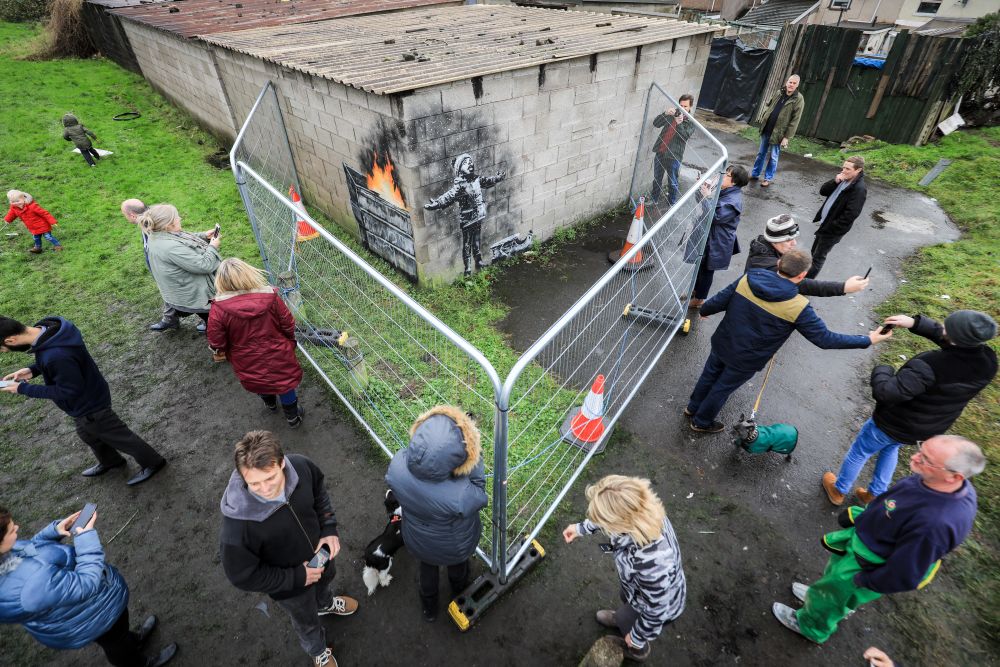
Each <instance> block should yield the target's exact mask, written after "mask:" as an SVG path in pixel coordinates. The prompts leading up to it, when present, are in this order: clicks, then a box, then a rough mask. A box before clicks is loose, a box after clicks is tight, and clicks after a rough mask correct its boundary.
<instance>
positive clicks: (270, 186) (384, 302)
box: [233, 85, 499, 563]
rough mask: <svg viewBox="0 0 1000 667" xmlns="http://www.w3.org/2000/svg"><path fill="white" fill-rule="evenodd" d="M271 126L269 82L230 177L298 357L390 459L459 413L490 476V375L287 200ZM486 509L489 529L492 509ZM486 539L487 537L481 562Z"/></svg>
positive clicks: (283, 154) (470, 352)
mask: <svg viewBox="0 0 1000 667" xmlns="http://www.w3.org/2000/svg"><path fill="white" fill-rule="evenodd" d="M275 124H281V112H280V108H279V107H278V100H277V97H276V95H275V93H274V90H273V88H271V87H270V85H269V87H268V88H266V89H265V90H264V91H263V92H262V94H261V96H260V98H258V102H257V105H256V107H255V110H254V111H253V112H251V114H250V116H249V118H248V120H247V123H246V125H245V127H244V131H243V132H242V133H241V136H240V137H238V138H237V141H236V144H235V146H234V148H233V164H234V169H233V171H234V173H235V174H236V177H237V182H238V184H239V185H240V191H241V193H242V195H243V198H244V204H245V205H246V207H247V210H248V212H249V214H250V218H251V220H252V221H253V227H254V233H255V235H256V237H257V242H258V244H259V246H260V250H261V255H262V257H263V259H264V264H265V268H266V270H267V272H268V276H269V279H270V282H271V284H272V285H274V286H276V287H277V288H278V289H279V291H280V293H281V295H282V296H283V297H284V299H285V301H286V303H287V304H288V305H289V307H290V308H291V310H292V312H293V313H294V315H295V320H296V328H297V338H298V340H299V349H300V351H301V352H302V353H303V355H304V356H305V357H306V358H307V359H308V360H309V361H310V362H311V363H312V365H313V366H314V367H315V368H316V370H317V371H318V372H319V373H320V375H321V376H322V377H323V378H324V379H325V380H326V381H327V382H328V383H329V384H330V386H331V387H332V388H333V389H334V391H335V392H336V393H337V394H338V396H339V397H340V398H341V399H342V400H343V401H344V403H345V404H347V406H348V408H349V409H350V410H351V411H352V412H353V413H354V415H355V416H356V417H357V418H358V419H359V421H360V422H361V423H362V424H364V425H365V426H366V428H367V429H368V430H369V432H370V433H371V435H372V436H373V437H374V439H375V440H376V442H377V443H378V444H379V445H380V446H381V447H382V449H383V450H385V452H386V453H387V454H389V455H392V454H393V453H395V452H396V451H398V450H399V449H401V448H403V447H405V446H406V445H407V443H408V441H409V434H408V431H409V428H410V425H411V424H412V423H413V422H414V421H415V420H416V419H417V417H418V416H419V415H420V414H421V413H423V412H424V411H425V410H427V409H429V408H431V407H433V406H435V405H438V404H441V403H447V404H452V405H458V406H461V408H462V409H463V410H465V411H468V412H469V413H471V414H472V415H473V416H474V417H475V419H476V422H477V423H478V425H479V427H480V429H481V431H482V442H483V449H484V460H485V461H486V468H487V475H488V480H489V479H491V478H492V475H491V473H492V465H491V464H492V460H493V457H492V453H493V430H494V416H495V414H494V413H495V405H496V399H495V396H496V390H497V389H498V387H499V379H498V378H497V376H496V372H495V371H493V369H492V367H491V366H490V365H489V363H488V362H485V360H484V359H483V358H482V355H480V354H479V353H478V351H476V350H475V348H473V347H472V346H471V345H469V344H468V343H466V342H465V341H464V340H462V339H461V338H460V337H459V336H458V335H457V334H455V333H454V332H453V331H451V330H450V329H448V327H447V326H446V325H444V324H443V323H441V322H440V321H438V320H437V319H436V318H435V317H434V316H433V315H431V314H430V313H428V312H427V311H426V310H424V309H423V308H422V307H420V306H419V305H418V304H416V303H414V302H413V301H412V300H411V299H410V298H409V297H408V296H407V295H406V294H405V293H404V292H403V291H402V290H401V289H400V288H399V287H398V286H396V285H394V284H392V283H391V282H390V281H389V280H388V279H386V278H385V277H383V276H381V275H380V274H379V273H378V272H377V271H376V270H374V269H372V268H371V267H370V266H368V265H367V264H366V263H365V262H364V260H362V259H361V258H360V257H358V256H357V255H355V254H354V252H353V251H351V250H350V249H349V248H348V247H347V246H346V245H344V244H343V243H342V242H341V241H339V240H338V239H336V238H335V237H334V236H333V235H331V234H330V233H329V231H327V230H326V229H324V228H323V227H322V225H320V224H319V223H317V222H316V221H315V220H314V219H313V218H312V217H310V216H309V215H308V214H303V212H302V211H300V210H299V209H297V208H296V206H295V205H294V204H293V203H292V202H291V201H289V199H288V198H287V197H286V196H285V195H284V193H285V192H287V190H288V188H289V186H290V185H293V184H297V182H298V179H297V178H296V176H295V169H294V165H293V163H292V161H291V152H290V151H289V149H288V145H287V143H284V142H282V141H275V140H274V137H275V130H276V127H275ZM279 132H280V130H279ZM265 137H270V138H269V139H265ZM296 187H297V186H296ZM310 237H313V238H310ZM345 332H346V336H345V335H344V334H345ZM487 492H488V493H489V492H491V488H489V487H488V488H487ZM484 512H485V514H484V516H483V521H484V524H485V525H487V526H489V525H491V519H490V509H489V508H487V509H486V510H484ZM492 539H493V535H492V531H490V530H485V531H483V537H482V541H481V543H480V549H481V552H482V553H481V555H482V556H483V557H484V559H485V560H486V561H487V563H490V562H491V560H490V559H489V554H491V552H492V548H493V547H492Z"/></svg>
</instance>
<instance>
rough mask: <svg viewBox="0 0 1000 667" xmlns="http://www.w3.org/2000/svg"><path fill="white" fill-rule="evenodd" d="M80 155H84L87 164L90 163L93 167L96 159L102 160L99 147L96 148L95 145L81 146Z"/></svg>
mask: <svg viewBox="0 0 1000 667" xmlns="http://www.w3.org/2000/svg"><path fill="white" fill-rule="evenodd" d="M80 155H82V156H83V159H84V160H86V161H87V164H89V165H90V166H91V167H93V166H94V160H100V159H101V156H100V154H99V153H98V152H97V149H96V148H94V147H90V148H81V149H80Z"/></svg>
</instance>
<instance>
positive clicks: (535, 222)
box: [120, 0, 719, 280]
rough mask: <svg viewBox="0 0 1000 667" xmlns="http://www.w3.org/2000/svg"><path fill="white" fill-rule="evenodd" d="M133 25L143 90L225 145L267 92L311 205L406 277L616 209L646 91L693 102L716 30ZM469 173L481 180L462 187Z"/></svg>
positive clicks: (382, 21) (478, 12) (594, 22)
mask: <svg viewBox="0 0 1000 667" xmlns="http://www.w3.org/2000/svg"><path fill="white" fill-rule="evenodd" d="M192 1H198V0H185V2H192ZM157 7H158V6H157ZM120 11H122V12H128V16H129V17H132V16H133V15H134V11H135V8H130V9H127V10H120ZM123 16H125V14H123ZM123 24H124V25H125V26H126V30H127V31H128V32H129V34H130V39H131V41H132V44H133V48H134V49H135V52H136V54H137V56H138V57H139V60H140V63H141V64H142V68H143V73H144V75H145V76H146V78H147V79H149V80H150V81H151V82H152V83H153V84H154V85H155V86H157V87H158V88H160V89H161V90H164V91H165V92H166V93H167V95H168V96H169V97H170V98H171V99H173V100H174V101H175V102H176V103H177V104H179V105H180V106H182V107H184V108H186V109H188V110H189V111H191V113H192V114H194V115H195V116H196V117H197V118H198V119H199V120H200V121H202V122H203V123H205V124H206V125H207V126H209V127H213V128H214V129H216V130H217V131H218V132H219V133H220V134H223V135H226V136H233V135H234V134H235V130H236V128H237V127H238V126H239V123H240V121H242V119H244V118H246V116H247V114H248V112H249V111H250V108H251V106H252V105H253V103H254V100H255V99H256V97H257V94H258V93H259V91H260V90H261V88H262V86H263V85H264V84H265V83H266V82H267V81H273V82H274V83H275V84H276V87H277V90H278V94H279V97H280V100H281V105H282V111H283V115H284V122H285V126H286V127H285V129H286V131H287V135H288V138H289V141H290V143H291V147H292V151H293V154H294V156H295V161H296V167H297V170H298V174H299V178H300V179H301V185H302V188H303V190H304V192H303V193H302V194H303V197H304V199H305V200H306V202H307V203H309V204H312V205H316V206H318V207H319V208H320V209H322V210H323V211H324V212H325V213H327V214H328V215H329V216H330V217H332V218H333V219H334V220H335V221H336V222H337V223H338V224H339V225H341V226H342V227H344V228H346V229H348V230H349V231H350V232H351V233H352V234H355V235H356V236H357V237H358V238H359V239H361V240H362V242H363V243H364V244H365V245H366V246H367V247H368V248H369V249H370V250H372V251H373V252H375V253H376V254H378V255H380V256H382V257H383V258H385V259H386V260H387V261H389V262H390V263H391V264H392V265H393V266H395V267H396V268H398V269H399V270H400V271H402V272H403V273H404V274H405V275H407V276H408V277H410V278H411V279H413V280H437V279H451V278H453V277H455V276H456V275H459V274H460V273H461V272H462V271H463V269H464V270H466V271H472V270H475V269H476V268H478V267H479V266H481V265H486V264H489V263H490V262H492V261H494V260H496V259H499V258H501V257H504V256H506V255H508V254H510V253H512V252H516V251H517V250H521V249H524V248H526V247H529V246H530V244H531V240H532V239H539V240H544V239H546V238H548V237H549V236H551V235H552V233H553V232H554V231H555V230H556V229H558V228H559V227H562V226H567V225H570V224H572V223H574V222H576V221H578V220H580V219H582V218H586V217H588V216H591V215H594V214H597V213H600V212H602V211H604V210H607V209H608V208H610V207H613V206H615V205H618V204H620V203H621V202H622V201H623V200H624V199H625V196H626V193H627V190H628V184H629V181H630V178H631V176H632V168H633V164H634V161H635V151H636V149H637V146H638V142H639V136H640V130H641V127H640V126H641V123H642V118H643V112H644V105H645V100H646V95H647V91H648V89H649V86H650V85H651V84H652V83H654V82H656V83H659V84H660V85H661V86H663V87H664V88H665V89H666V90H667V91H668V92H671V93H673V94H674V96H675V97H676V96H680V95H681V94H683V93H686V92H691V91H697V90H699V89H700V87H701V79H702V75H703V73H704V70H705V64H706V62H707V59H708V52H709V48H710V42H711V38H712V35H713V34H714V33H715V32H716V31H718V30H719V28H718V27H716V26H710V25H699V24H693V23H687V22H684V21H677V20H674V19H659V18H649V17H636V16H610V15H605V14H594V13H587V12H573V11H559V10H548V9H537V8H527V7H517V6H510V5H448V4H439V5H435V6H424V7H420V8H416V9H410V10H406V11H400V12H396V13H393V14H392V15H386V14H385V13H373V14H366V15H362V16H350V17H345V18H338V19H332V20H325V21H314V22H309V23H281V22H275V23H274V24H267V25H264V26H262V27H256V28H247V29H242V28H245V27H246V26H244V25H240V26H238V27H239V28H241V29H239V30H235V31H230V32H214V33H211V34H200V35H198V37H197V39H191V38H190V36H189V35H188V32H189V31H193V30H195V29H196V28H195V27H194V26H190V27H189V28H184V29H183V30H182V31H181V32H180V33H179V34H178V33H177V31H178V30H180V29H181V28H180V26H176V25H175V26H173V30H174V32H172V33H169V34H168V33H164V32H163V31H162V30H155V29H151V28H149V27H148V26H140V25H139V24H137V23H135V22H134V21H133V20H132V19H131V18H129V20H126V21H123ZM147 61H152V62H154V63H155V65H153V66H148V65H147V64H146V63H147ZM282 134H283V133H282V132H281V130H280V128H276V132H275V136H274V141H276V142H277V141H284V137H283V136H281V135H282ZM463 170H472V171H474V172H475V175H476V177H474V178H464V177H463V182H462V183H459V182H458V181H456V178H457V177H459V176H460V175H461V174H460V172H462V171H463ZM376 194H377V195H378V196H375V195H376Z"/></svg>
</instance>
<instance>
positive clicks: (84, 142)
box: [62, 113, 101, 167]
mask: <svg viewBox="0 0 1000 667" xmlns="http://www.w3.org/2000/svg"><path fill="white" fill-rule="evenodd" d="M62 121H63V127H65V128H66V129H65V130H63V139H65V140H66V141H72V142H73V144H74V145H75V146H76V147H77V148H79V149H80V155H82V156H83V159H84V160H86V161H87V164H89V165H90V166H91V167H96V166H97V165H96V164H95V163H94V160H100V159H101V156H100V155H99V154H98V153H97V149H96V148H94V144H92V143H91V141H90V140H91V139H93V140H95V141H96V140H97V135H96V134H94V133H93V132H91V131H90V130H88V129H87V128H86V127H84V125H83V124H82V123H81V122H80V121H79V120H77V119H76V116H74V115H73V114H71V113H68V114H66V115H65V116H63V117H62Z"/></svg>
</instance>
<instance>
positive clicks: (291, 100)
mask: <svg viewBox="0 0 1000 667" xmlns="http://www.w3.org/2000/svg"><path fill="white" fill-rule="evenodd" d="M216 59H217V62H218V63H219V71H220V72H221V75H222V81H223V83H224V85H225V88H226V90H227V92H228V95H229V99H230V100H231V102H232V105H233V111H234V114H235V116H236V118H237V120H238V123H239V124H240V125H242V124H243V122H244V121H245V120H246V117H247V115H248V114H249V112H250V109H251V107H252V106H253V103H254V101H255V100H256V99H257V96H258V95H259V94H260V91H261V88H263V86H264V84H265V83H267V81H269V80H270V81H273V82H274V84H275V86H276V87H277V90H278V99H279V101H280V103H281V111H282V115H283V117H284V121H285V127H286V130H287V132H288V140H289V143H290V144H291V147H292V154H293V156H294V158H295V166H296V170H297V171H298V174H299V179H300V181H301V183H302V189H303V192H302V196H303V199H304V200H305V201H306V203H308V204H310V205H315V206H318V207H319V208H320V209H321V210H323V211H324V212H325V213H326V214H327V215H329V216H330V217H331V218H333V220H334V221H335V222H336V223H337V224H338V225H340V226H341V227H343V228H345V229H347V230H348V231H350V232H351V233H352V234H354V235H356V236H357V235H358V227H357V221H356V220H355V219H354V215H353V213H352V212H351V203H350V196H349V194H348V190H347V180H346V178H345V176H344V167H343V164H344V163H345V162H346V163H347V164H348V165H350V166H351V167H352V168H354V169H357V170H359V171H364V169H363V167H362V165H361V164H359V155H361V153H362V152H363V151H364V149H370V148H372V141H371V136H372V133H373V132H377V128H378V127H379V126H380V124H384V123H385V122H388V121H390V120H391V116H390V114H389V111H390V106H389V100H388V99H387V98H385V97H382V96H378V95H372V94H370V93H367V92H365V91H362V90H358V89H356V88H350V87H347V86H344V85H343V84H339V83H336V82H334V81H328V80H326V79H320V78H317V77H313V76H310V75H308V74H303V73H301V72H297V71H294V70H289V69H287V68H284V67H281V66H280V65H275V64H273V63H269V62H265V61H263V60H260V59H258V58H254V57H252V56H247V55H244V54H241V53H236V52H234V51H229V50H226V49H216ZM274 141H275V142H276V145H277V144H280V142H283V141H284V138H283V137H281V136H280V135H276V136H275V137H274ZM401 180H402V181H403V182H404V183H405V182H406V177H405V175H404V176H403V177H402V178H401ZM285 187H287V186H285ZM407 203H409V201H408V202H407Z"/></svg>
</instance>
